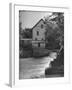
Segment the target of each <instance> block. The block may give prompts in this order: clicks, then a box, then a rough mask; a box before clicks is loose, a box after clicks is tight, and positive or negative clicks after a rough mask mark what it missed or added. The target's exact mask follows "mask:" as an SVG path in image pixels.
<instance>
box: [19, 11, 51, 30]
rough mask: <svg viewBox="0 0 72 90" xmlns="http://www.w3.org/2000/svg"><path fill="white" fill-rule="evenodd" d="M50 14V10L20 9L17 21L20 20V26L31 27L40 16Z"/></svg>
mask: <svg viewBox="0 0 72 90" xmlns="http://www.w3.org/2000/svg"><path fill="white" fill-rule="evenodd" d="M48 15H51V13H50V12H43V11H42V12H39V11H20V12H19V22H22V28H23V29H24V28H32V27H33V26H34V25H35V24H36V23H37V22H38V21H39V20H40V19H41V18H44V17H46V16H48Z"/></svg>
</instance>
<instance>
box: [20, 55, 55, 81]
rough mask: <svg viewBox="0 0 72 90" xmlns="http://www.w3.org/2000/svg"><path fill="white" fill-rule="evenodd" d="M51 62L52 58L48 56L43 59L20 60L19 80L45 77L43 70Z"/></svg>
mask: <svg viewBox="0 0 72 90" xmlns="http://www.w3.org/2000/svg"><path fill="white" fill-rule="evenodd" d="M51 61H53V58H51V57H50V56H48V57H44V58H27V59H20V62H19V79H29V78H43V77H45V74H44V73H45V68H47V67H50V62H51Z"/></svg>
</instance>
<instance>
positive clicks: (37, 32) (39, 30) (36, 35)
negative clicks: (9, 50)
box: [32, 21, 45, 48]
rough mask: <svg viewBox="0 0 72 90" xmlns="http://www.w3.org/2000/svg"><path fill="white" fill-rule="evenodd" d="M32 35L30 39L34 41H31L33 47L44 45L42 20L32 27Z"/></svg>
mask: <svg viewBox="0 0 72 90" xmlns="http://www.w3.org/2000/svg"><path fill="white" fill-rule="evenodd" d="M32 35H33V36H32V39H33V41H35V42H33V43H32V45H33V47H42V48H43V47H45V42H44V41H45V24H44V23H43V21H40V22H39V24H38V25H37V26H36V27H34V29H33V32H32ZM41 41H43V42H41Z"/></svg>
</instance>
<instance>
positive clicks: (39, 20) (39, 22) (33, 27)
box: [32, 19, 44, 29]
mask: <svg viewBox="0 0 72 90" xmlns="http://www.w3.org/2000/svg"><path fill="white" fill-rule="evenodd" d="M40 21H43V23H44V20H43V19H40V20H39V21H38V22H37V23H36V24H35V25H34V26H33V28H32V29H34V28H35V27H36V26H37V25H38V24H39V23H40Z"/></svg>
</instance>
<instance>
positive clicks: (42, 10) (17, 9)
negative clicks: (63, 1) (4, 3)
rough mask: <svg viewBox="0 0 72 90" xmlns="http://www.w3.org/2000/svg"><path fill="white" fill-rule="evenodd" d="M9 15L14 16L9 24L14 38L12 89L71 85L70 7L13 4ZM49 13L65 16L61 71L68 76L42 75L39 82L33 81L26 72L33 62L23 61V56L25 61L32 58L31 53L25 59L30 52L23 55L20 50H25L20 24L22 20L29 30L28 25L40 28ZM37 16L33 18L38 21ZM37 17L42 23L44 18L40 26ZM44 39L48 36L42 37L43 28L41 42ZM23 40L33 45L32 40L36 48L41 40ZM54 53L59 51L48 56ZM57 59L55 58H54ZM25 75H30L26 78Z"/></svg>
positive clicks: (10, 78)
mask: <svg viewBox="0 0 72 90" xmlns="http://www.w3.org/2000/svg"><path fill="white" fill-rule="evenodd" d="M55 12H56V13H55ZM9 13H10V17H9V20H10V22H9V23H10V24H9V27H10V28H9V29H10V32H9V36H10V41H9V44H10V63H9V65H10V67H9V68H10V69H9V84H10V86H11V87H13V86H28V85H29V86H32V85H39V84H41V85H44V84H55V83H68V82H69V81H70V76H69V75H70V74H69V73H70V64H69V63H70V61H69V39H70V38H69V34H70V32H69V8H68V7H48V6H35V5H34V6H33V5H23V4H14V3H10V5H9ZM47 13H48V14H50V15H52V14H53V13H55V14H62V13H63V14H64V26H63V27H64V47H63V48H64V65H63V68H61V69H64V70H63V73H64V74H62V77H61V76H60V77H57V76H58V74H57V75H56V76H53V77H48V78H38V76H36V77H37V78H38V79H37V78H33V79H32V78H29V76H30V73H27V74H26V73H24V70H25V67H26V66H27V65H28V66H29V64H30V65H31V63H30V62H29V64H27V62H23V59H21V57H23V58H24V59H25V57H28V52H27V54H26V56H25V53H26V52H25V53H24V52H23V53H24V55H23V56H20V48H21V46H20V44H21V43H20V40H21V39H20V30H19V28H20V21H22V23H23V25H22V27H23V28H25V29H26V26H28V27H31V26H34V25H35V26H36V25H38V24H39V23H40V22H41V21H42V19H41V18H42V17H43V16H45V15H46V16H47ZM33 15H36V16H37V17H35V16H34V17H35V19H33V18H34V17H33ZM41 16H42V17H41ZM40 17H41V18H40ZM23 18H24V20H23ZM37 18H39V19H38V21H39V20H40V19H41V20H40V21H39V22H38V24H37V23H36V22H37ZM32 19H33V21H31V20H32ZM46 19H47V18H46V17H44V20H46ZM27 20H28V21H27ZM32 22H33V23H32ZM42 22H43V21H42ZM42 22H41V23H42ZM47 23H48V22H47ZM25 25H26V26H25ZM44 25H46V24H44ZM53 25H54V26H55V25H56V24H51V27H52V28H55V27H53ZM57 25H58V24H57ZM35 26H34V27H33V28H32V30H33V29H34V28H35ZM42 27H43V26H41V28H42ZM45 27H46V26H45ZM50 29H51V28H50ZM26 30H27V29H26ZM55 30H56V28H55ZM39 31H40V30H39ZM37 33H38V35H39V33H40V32H37ZM29 35H30V33H29ZM32 35H33V32H32ZM53 35H54V34H53ZM34 36H35V34H34ZM34 36H33V37H34ZM54 37H55V36H54ZM35 38H36V37H35ZM40 38H41V39H42V38H43V39H44V37H43V35H42V29H41V34H40V37H39V38H37V39H40ZM22 39H24V41H25V39H26V41H27V40H28V42H29V40H32V41H31V42H32V45H34V46H36V44H35V43H36V42H37V41H35V40H33V38H32V39H31V38H22ZM45 41H46V40H45ZM48 42H49V41H48ZM45 44H46V43H45ZM45 44H41V43H40V44H38V43H37V45H38V46H39V47H40V46H42V47H44V45H45ZM23 45H24V44H23ZM52 45H53V44H52ZM25 48H26V47H25ZM51 48H52V47H51ZM38 49H39V48H38ZM42 49H43V48H42ZM32 50H36V49H32ZM52 50H53V49H52ZM24 51H25V49H24ZM26 51H27V49H26ZM43 52H44V50H43ZM45 52H46V51H45ZM51 52H57V51H55V50H54V51H50V52H49V54H47V55H52V54H50V53H51ZM38 53H39V52H38ZM58 53H59V52H57V54H56V53H54V54H55V55H58ZM30 54H31V52H30ZM30 54H29V55H30ZM35 54H36V53H35ZM41 54H42V52H41ZM54 54H53V55H54ZM42 56H43V55H42ZM31 58H33V59H34V57H33V54H32V56H31ZM55 58H56V57H54V59H55ZM41 59H42V58H41ZM29 60H30V59H29ZM37 60H38V59H37ZM39 60H40V58H39ZM52 60H53V59H52ZM21 61H22V62H21ZM44 61H45V59H44ZM20 63H21V64H20ZM36 63H37V62H36ZM38 63H40V62H38ZM41 63H42V62H41ZM44 63H45V62H44ZM26 64H27V65H26ZM32 64H33V63H32ZM20 65H21V66H20ZM25 65H26V66H25ZM31 66H32V65H31ZM45 66H46V64H45ZM22 67H23V68H22ZM37 67H38V66H37ZM27 68H28V69H30V67H27ZM27 68H26V69H27ZM33 68H34V67H33ZM57 68H58V67H57ZM39 69H40V68H39ZM44 69H45V68H44ZM20 70H21V71H22V70H23V72H21V71H20ZM29 71H30V70H29ZM29 71H28V72H29ZM31 71H32V69H31ZM58 71H59V69H58ZM58 71H57V72H58ZM33 72H34V71H33ZM55 73H56V72H55ZM24 75H26V77H25V76H24ZM31 75H32V72H31Z"/></svg>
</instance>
